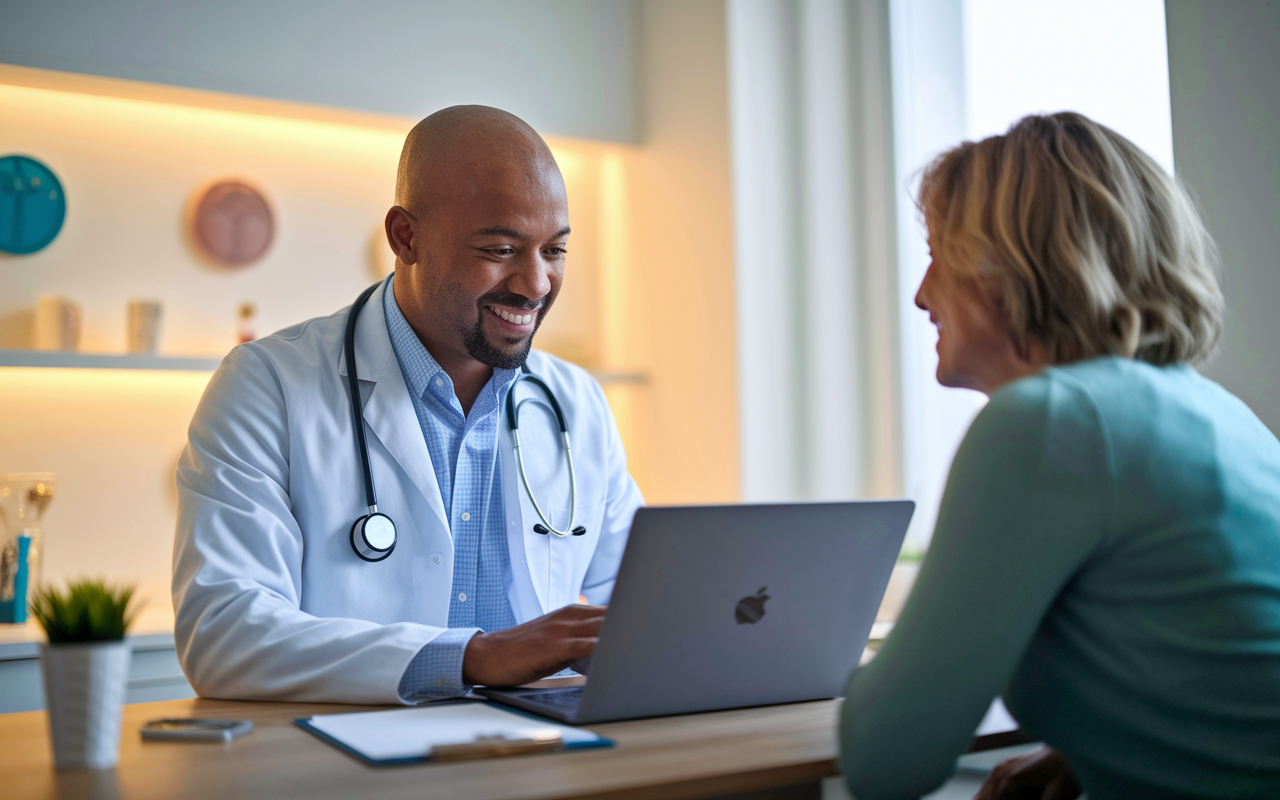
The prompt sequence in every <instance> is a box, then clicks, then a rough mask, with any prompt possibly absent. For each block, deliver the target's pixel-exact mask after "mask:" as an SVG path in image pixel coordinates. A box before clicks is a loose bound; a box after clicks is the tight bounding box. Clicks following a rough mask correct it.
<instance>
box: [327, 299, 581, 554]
mask: <svg viewBox="0 0 1280 800" xmlns="http://www.w3.org/2000/svg"><path fill="white" fill-rule="evenodd" d="M379 285H381V284H378V283H375V284H374V285H372V286H370V287H369V288H368V289H365V290H364V291H363V292H361V294H360V296H359V297H357V298H356V301H355V303H353V304H352V306H351V310H350V311H349V312H347V327H346V335H345V337H344V340H343V351H344V352H345V353H346V359H347V391H348V393H349V394H350V396H351V419H352V423H353V427H354V428H355V431H356V449H357V450H358V451H359V452H360V466H361V467H362V469H363V472H364V497H365V504H366V505H367V506H368V513H367V514H365V515H363V516H362V517H360V518H359V519H357V520H356V521H355V522H353V523H352V524H351V549H352V550H354V551H355V553H356V555H357V556H359V557H360V558H362V559H364V560H365V561H382V560H383V559H385V558H386V557H387V556H389V555H391V552H392V551H393V550H395V549H396V539H397V537H396V523H395V522H394V521H393V520H392V519H391V517H389V516H387V515H386V514H383V513H381V512H380V511H378V496H377V493H376V492H375V491H374V489H373V470H372V469H371V468H370V467H369V445H368V443H367V442H366V441H365V436H364V416H363V415H362V413H361V408H360V382H359V380H358V379H357V377H356V317H357V316H358V315H359V314H360V309H361V308H363V307H364V304H365V303H366V302H367V301H368V300H369V296H370V295H371V294H373V292H374V290H375V289H377V288H378V286H379ZM521 381H529V382H530V383H532V384H533V385H534V386H537V387H538V388H539V389H541V390H542V393H543V394H544V395H545V396H546V400H547V402H545V403H544V402H542V401H541V400H538V399H537V398H534V397H526V398H525V399H523V400H521V401H520V402H519V403H517V402H515V396H516V387H517V386H519V385H520V382H521ZM529 402H533V403H535V404H537V405H542V406H544V407H545V406H547V405H548V404H549V406H550V408H551V410H552V412H554V413H555V416H556V423H557V425H559V427H560V441H561V442H562V443H563V444H564V456H565V460H566V461H567V462H568V464H569V523H568V524H567V525H565V527H564V528H563V529H559V528H557V527H556V526H554V525H552V524H551V520H550V519H549V518H548V517H547V515H546V514H545V513H543V511H542V506H540V505H539V504H538V499H537V498H536V497H534V496H533V488H532V487H530V486H529V479H528V477H527V475H526V473H525V468H524V455H523V454H522V453H521V450H520V409H521V408H523V407H524V404H525V403H529ZM507 427H508V429H509V430H510V431H511V444H512V447H513V449H514V450H515V455H516V467H517V470H518V472H519V473H520V483H522V484H524V490H525V493H526V494H528V495H529V502H530V503H532V504H533V510H534V511H535V512H537V514H538V519H540V520H542V522H541V523H540V524H535V525H534V526H533V531H534V533H539V534H542V535H544V536H545V535H547V534H553V535H555V536H558V537H560V538H564V537H566V536H582V535H583V534H585V533H586V532H587V529H586V528H585V527H583V526H581V525H579V526H577V527H574V525H573V521H574V518H575V517H576V516H577V513H578V481H577V479H576V477H575V476H574V472H573V450H572V448H571V447H570V446H569V426H568V425H567V424H566V423H565V418H564V411H563V410H562V409H561V408H560V403H559V401H557V400H556V396H555V393H554V392H552V391H551V388H550V387H549V386H547V384H546V383H544V382H543V380H542V379H541V378H539V377H538V376H536V375H534V374H533V373H532V372H530V371H529V367H528V365H522V366H521V368H520V374H519V375H518V376H517V377H516V379H515V380H514V381H512V382H511V386H510V388H508V389H507Z"/></svg>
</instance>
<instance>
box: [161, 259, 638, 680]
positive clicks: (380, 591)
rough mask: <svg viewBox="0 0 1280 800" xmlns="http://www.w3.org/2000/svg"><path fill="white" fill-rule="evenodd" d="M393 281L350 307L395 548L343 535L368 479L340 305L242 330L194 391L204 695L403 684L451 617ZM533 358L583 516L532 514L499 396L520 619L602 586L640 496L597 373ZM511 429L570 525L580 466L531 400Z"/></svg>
mask: <svg viewBox="0 0 1280 800" xmlns="http://www.w3.org/2000/svg"><path fill="white" fill-rule="evenodd" d="M385 288H386V284H384V285H383V286H382V287H380V288H379V289H378V290H376V291H375V292H374V294H373V295H372V297H370V299H369V302H368V303H367V304H366V305H365V307H364V309H363V310H362V311H361V313H360V317H359V321H358V322H357V325H356V363H357V366H358V369H357V374H358V376H359V378H360V388H361V393H362V395H363V401H364V412H363V413H364V420H365V422H366V423H367V427H366V434H367V437H368V446H369V458H370V461H371V464H372V470H373V477H374V482H375V485H376V488H377V492H378V508H379V510H380V511H382V512H383V513H386V514H388V515H389V516H391V518H392V519H393V520H395V522H396V527H397V529H398V534H399V538H398V541H397V544H396V548H395V551H394V552H393V553H392V554H391V556H390V557H389V558H387V559H386V560H385V561H381V562H378V563H367V562H365V561H362V560H360V559H359V558H358V557H357V556H356V555H355V553H354V552H353V551H352V549H351V545H350V539H349V537H350V530H351V524H352V522H353V521H355V519H356V518H357V517H359V516H360V515H362V514H364V513H365V497H364V484H363V481H362V479H361V466H360V460H359V455H358V451H357V449H356V444H355V439H354V433H353V429H352V420H351V409H350V400H349V396H348V390H347V384H346V374H347V369H346V361H345V358H344V357H343V353H342V336H343V326H344V324H345V322H346V314H347V310H346V309H343V310H342V311H340V312H338V313H337V314H334V315H333V316H330V317H323V318H318V319H313V320H309V321H307V322H304V323H302V324H300V325H297V326H294V327H292V328H288V329H285V330H283V331H280V332H279V333H276V334H274V335H272V336H268V337H266V338H265V339H261V340H259V341H256V342H252V343H249V344H245V345H241V346H239V347H237V348H235V349H234V350H232V351H231V353H230V354H229V355H228V356H227V358H226V359H224V361H223V363H222V365H221V366H220V367H219V369H218V371H217V372H216V373H215V374H214V376H213V378H212V380H211V381H210V383H209V387H208V389H207V390H206V391H205V394H204V397H203V398H202V399H201V401H200V405H199V408H198V409H197V410H196V414H195V417H194V419H193V420H192V422H191V429H190V441H189V443H188V445H187V448H186V450H185V452H184V453H183V455H182V459H181V461H180V463H179V467H178V474H177V483H178V495H179V504H178V505H179V510H178V526H177V533H176V537H175V543H174V557H173V558H174V561H173V600H174V608H175V609H176V611H177V623H176V627H175V639H176V642H177V650H178V656H179V659H180V660H181V661H182V665H183V669H184V670H185V671H186V674H187V678H188V679H189V680H190V681H191V685H192V686H193V687H195V689H196V691H197V692H199V693H200V694H201V695H203V696H206V697H225V698H263V699H266V698H270V699H277V700H306V701H332V702H347V703H395V702H402V699H401V698H400V697H399V695H398V693H397V691H396V689H397V685H398V684H399V681H400V677H401V675H402V674H403V672H404V669H405V667H406V666H407V665H408V663H409V661H410V660H411V659H412V658H413V657H414V655H415V654H417V652H418V651H419V650H420V649H421V648H422V646H423V645H424V644H426V643H427V642H429V641H431V640H432V639H433V638H435V637H436V636H437V635H439V634H440V633H441V631H442V630H444V629H445V628H446V627H447V625H448V618H449V598H450V595H451V589H452V579H453V542H452V537H451V535H450V527H449V525H448V521H447V516H446V510H445V508H444V504H443V501H442V500H441V496H440V490H439V488H438V486H437V485H436V473H435V470H434V469H433V468H432V465H431V457H430V454H429V452H428V450H427V446H426V442H425V441H424V439H423V435H422V429H421V428H420V426H419V424H418V418H417V416H416V414H415V412H414V408H413V403H412V400H411V399H410V397H409V393H408V390H407V389H406V386H405V382H404V378H403V376H402V374H401V372H400V366H399V363H398V361H397V360H396V357H395V353H394V351H393V350H392V348H391V340H390V338H389V336H388V334H387V326H386V318H385V316H384V314H383V308H382V295H383V292H384V291H385ZM528 364H529V367H530V369H531V370H532V371H533V372H534V373H535V374H536V375H538V376H539V377H541V378H542V379H543V380H544V381H546V383H547V385H548V386H550V387H551V389H552V391H554V392H555V394H556V397H557V399H558V400H559V401H560V404H561V406H562V407H563V409H564V413H565V416H566V417H567V421H568V425H569V431H570V436H571V437H572V444H573V456H574V467H575V470H576V473H577V483H578V512H577V518H576V519H575V521H574V525H579V524H581V525H584V526H586V529H587V533H586V534H585V535H584V536H569V537H566V538H563V539H561V538H559V537H556V536H550V535H540V534H537V533H534V532H533V525H534V523H535V522H537V521H538V517H537V515H536V513H535V512H534V510H533V507H532V505H530V502H529V498H528V495H527V494H526V493H525V491H524V489H523V486H522V484H521V483H520V479H519V477H518V475H517V472H516V465H515V459H514V455H513V451H512V447H511V439H510V435H509V434H508V431H507V423H506V413H505V408H504V410H503V415H502V419H501V420H500V421H499V431H498V436H499V442H500V447H499V453H500V456H499V457H500V460H501V478H502V497H503V501H504V502H503V505H504V508H505V516H506V520H505V521H506V529H507V534H508V536H507V545H508V553H509V554H510V562H511V583H510V585H509V586H508V587H507V593H508V597H509V598H510V600H511V608H512V610H513V612H514V614H515V618H516V621H517V622H525V621H528V620H530V619H533V618H535V617H538V616H540V615H542V614H545V613H547V612H550V611H553V610H555V609H557V608H560V607H562V606H565V605H568V604H570V603H573V602H575V601H576V600H577V598H578V595H579V594H580V593H581V594H585V595H586V596H587V598H588V600H589V601H590V602H592V603H605V602H608V599H609V595H610V593H611V592H612V590H613V582H614V577H615V575H616V573H617V569H618V564H619V561H620V560H621V557H622V551H623V547H624V545H625V543H626V538H627V533H628V531H629V530H630V528H631V520H632V517H633V516H634V514H635V510H636V508H637V507H638V506H639V505H640V504H641V503H642V498H641V496H640V491H639V489H638V488H637V486H636V484H635V481H634V480H632V478H631V476H630V475H629V474H628V472H627V466H626V454H625V452H624V451H623V447H622V441H621V439H620V438H619V436H618V431H617V427H616V425H615V423H614V420H613V416H612V414H611V413H610V411H609V406H608V404H607V402H606V401H605V397H604V393H603V392H602V391H601V389H600V386H599V384H597V383H596V382H595V380H593V379H592V378H591V377H590V375H588V374H587V373H586V372H585V371H583V370H582V369H580V368H578V367H575V366H573V365H571V364H568V363H566V362H564V361H561V360H560V359H557V358H554V357H552V356H549V355H546V354H544V353H539V352H536V351H535V352H533V353H531V354H530V355H529V360H528ZM528 386H529V384H528V383H527V382H525V383H522V384H521V387H520V392H521V394H519V395H517V397H518V398H519V397H523V396H525V393H526V392H528V393H532V391H533V390H530V389H526V388H525V387H528ZM520 435H521V445H522V450H523V452H524V457H525V464H526V466H527V467H528V470H529V479H530V482H531V484H532V485H533V488H534V491H535V492H536V493H537V497H538V501H539V502H540V503H542V504H543V510H544V511H546V510H547V507H548V506H550V507H551V509H552V511H551V519H552V522H553V523H555V524H556V525H557V526H561V527H563V525H564V521H565V519H566V517H567V514H568V485H569V484H568V477H567V470H566V468H565V463H564V454H563V447H562V446H561V445H560V443H559V432H558V429H557V428H556V427H555V426H554V420H553V419H552V418H551V416H550V414H549V412H545V411H544V410H543V408H542V407H541V406H536V405H534V404H532V403H530V404H528V405H526V406H525V407H524V410H523V411H522V412H521V418H520ZM455 511H456V512H457V513H459V514H460V513H461V510H460V509H456V510H455ZM477 512H478V513H477ZM471 513H472V514H473V515H476V516H482V515H483V513H484V509H478V510H475V511H472V512H471ZM455 524H457V521H455Z"/></svg>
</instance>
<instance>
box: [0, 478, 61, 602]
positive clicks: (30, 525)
mask: <svg viewBox="0 0 1280 800" xmlns="http://www.w3.org/2000/svg"><path fill="white" fill-rule="evenodd" d="M55 480H56V477H55V475H54V474H53V473H52V472H28V473H15V474H11V475H2V474H0V623H23V622H26V621H27V604H28V603H29V602H30V601H31V593H32V591H33V590H34V589H35V587H36V586H37V585H38V584H39V582H40V565H41V553H42V550H43V545H44V531H43V528H42V527H41V524H40V520H41V519H42V518H43V517H44V512H45V509H47V508H48V507H49V503H50V501H52V500H53V487H54V483H55Z"/></svg>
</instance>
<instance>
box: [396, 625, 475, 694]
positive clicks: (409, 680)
mask: <svg viewBox="0 0 1280 800" xmlns="http://www.w3.org/2000/svg"><path fill="white" fill-rule="evenodd" d="M480 632H481V631H480V629H479V628H448V629H447V630H444V631H442V632H441V633H440V634H439V635H438V636H436V637H435V638H434V639H432V640H431V641H429V642H427V643H426V644H425V645H423V646H422V649H421V650H419V651H418V653H417V654H416V655H415V656H414V657H413V660H411V661H410V662H409V665H408V666H407V667H405V671H404V674H403V675H401V677H400V685H399V687H398V689H397V693H398V694H399V696H400V699H401V701H403V702H405V703H421V702H424V701H427V700H440V699H444V698H447V697H459V696H461V695H464V694H466V693H467V692H469V691H471V686H470V685H469V684H468V683H467V681H466V680H464V678H463V670H462V663H463V658H464V654H465V653H466V650H467V647H468V645H469V643H470V642H471V639H472V638H473V637H474V636H475V635H476V634H478V633H480Z"/></svg>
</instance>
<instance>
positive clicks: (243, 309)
mask: <svg viewBox="0 0 1280 800" xmlns="http://www.w3.org/2000/svg"><path fill="white" fill-rule="evenodd" d="M257 313H258V309H257V307H256V306H254V304H253V303H249V302H244V303H241V304H240V308H239V311H238V312H237V317H238V319H237V320H236V340H237V341H238V342H239V343H240V344H244V343H245V342H252V341H253V340H254V339H256V338H258V335H257V333H255V332H254V330H253V317H254V315H255V314H257Z"/></svg>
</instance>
